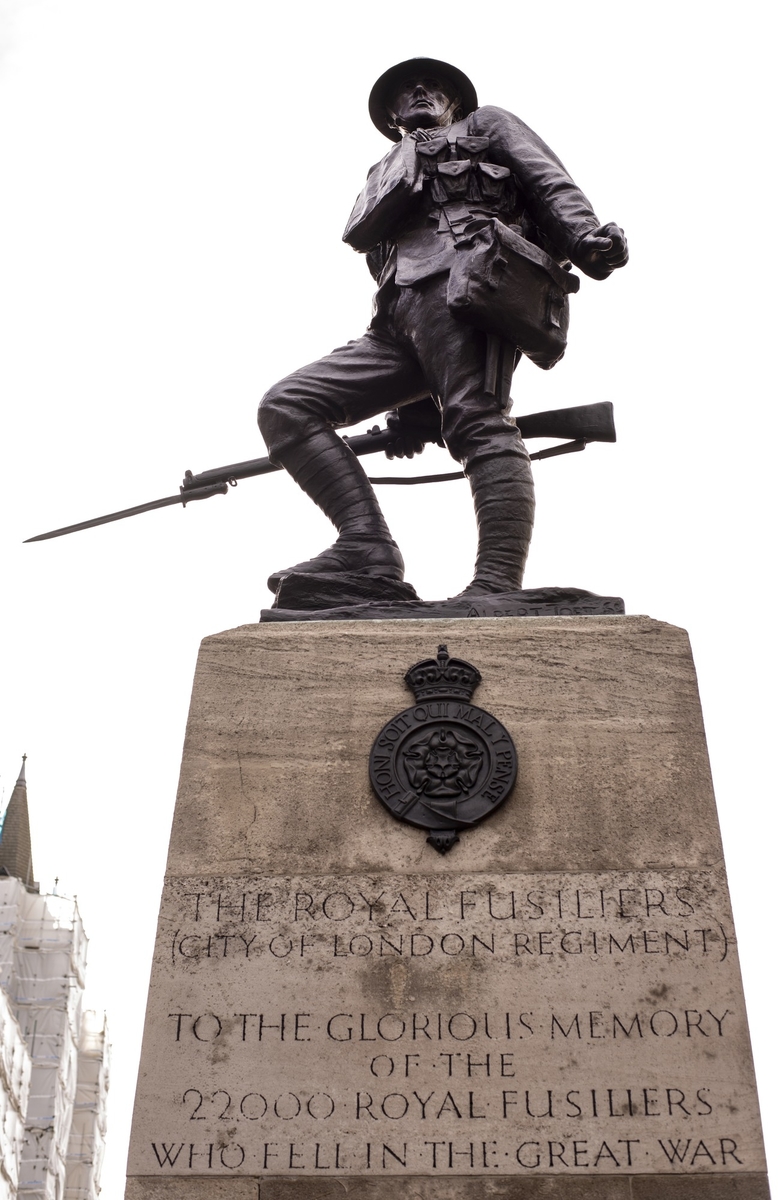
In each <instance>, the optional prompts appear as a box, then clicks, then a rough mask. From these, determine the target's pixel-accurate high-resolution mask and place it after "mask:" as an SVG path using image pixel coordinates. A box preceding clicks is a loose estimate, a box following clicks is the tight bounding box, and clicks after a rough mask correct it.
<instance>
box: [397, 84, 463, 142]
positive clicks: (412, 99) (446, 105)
mask: <svg viewBox="0 0 782 1200" xmlns="http://www.w3.org/2000/svg"><path fill="white" fill-rule="evenodd" d="M455 99H456V97H455V96H454V94H453V92H452V91H451V90H450V89H449V88H448V86H447V85H446V84H445V83H444V82H443V80H442V79H437V78H426V79H408V80H406V81H405V82H404V83H403V84H402V85H401V87H400V88H399V90H398V91H397V93H396V96H395V97H394V101H393V104H392V105H391V107H390V109H389V115H390V116H391V118H392V123H393V124H394V125H396V126H397V128H399V129H402V130H405V131H407V132H410V131H412V130H413V129H433V128H434V127H435V126H437V125H450V123H451V117H452V113H451V110H452V108H453V104H454V100H455Z"/></svg>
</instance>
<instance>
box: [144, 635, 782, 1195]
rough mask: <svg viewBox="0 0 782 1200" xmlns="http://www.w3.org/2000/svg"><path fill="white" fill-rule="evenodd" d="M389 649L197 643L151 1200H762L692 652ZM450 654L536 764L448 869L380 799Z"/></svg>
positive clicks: (410, 638) (162, 1019) (150, 1116)
mask: <svg viewBox="0 0 782 1200" xmlns="http://www.w3.org/2000/svg"><path fill="white" fill-rule="evenodd" d="M365 630H366V626H353V625H338V626H334V625H331V626H325V627H324V626H319V625H316V624H306V625H298V626H295V625H270V626H268V627H267V626H260V627H259V626H248V627H245V628H242V629H238V630H232V631H229V632H227V633H225V634H220V635H217V636H216V637H213V638H208V639H207V640H206V641H205V642H204V644H203V647H202V650H201V654H200V657H199V665H198V669H197V672H196V680H195V684H194V691H193V703H192V708H191V714H190V720H189V723H188V731H187V736H186V743H185V751H184V756H183V766H182V775H181V782H180V791H179V797H178V801H177V809H176V814H175V818H174V826H173V832H172V840H171V847H170V853H169V864H168V875H167V880H166V884H165V888H164V895H163V902H162V907H161V916H160V922H159V927H158V939H157V944H156V951H155V961H154V965H153V973H152V983H151V989H150V999H149V1006H148V1013H147V1025H146V1031H145V1040H144V1048H143V1053H142V1063H141V1069H140V1075H139V1088H138V1093H137V1102H136V1112H135V1116H134V1126H133V1135H132V1143H131V1153H130V1160H129V1171H130V1174H131V1176H132V1177H133V1179H134V1182H132V1184H131V1187H132V1188H133V1189H135V1190H129V1191H128V1194H127V1200H180V1198H181V1200H184V1197H185V1196H187V1200H207V1198H208V1200H214V1198H215V1197H219V1198H220V1200H223V1197H224V1198H225V1200H248V1198H249V1197H253V1200H255V1197H256V1196H258V1197H261V1198H262V1197H274V1198H275V1200H294V1198H296V1200H316V1198H317V1200H330V1197H332V1196H334V1197H337V1196H339V1197H347V1198H348V1200H350V1198H351V1197H355V1198H356V1200H358V1197H361V1200H386V1198H388V1200H391V1197H393V1198H394V1200H397V1198H402V1200H404V1198H407V1200H413V1198H414V1197H426V1200H446V1197H447V1200H473V1198H474V1200H478V1197H479V1196H480V1197H481V1198H483V1197H498V1198H502V1200H511V1198H513V1200H571V1198H572V1200H576V1198H578V1200H593V1198H594V1200H598V1198H599V1200H734V1197H736V1198H739V1197H740V1198H741V1200H766V1197H767V1194H768V1193H767V1190H765V1191H764V1188H765V1182H764V1180H765V1176H764V1174H763V1172H764V1159H763V1148H762V1141H761V1136H760V1128H759V1120H758V1114H757V1104H756V1099H755V1092H754V1078H753V1072H752V1063H751V1054H750V1049H749V1041H748V1035H747V1029H746V1020H745V1016H744V1009H743V1001H742V994H741V983H740V977H739V971H738V960H737V954H736V948H735V941H734V936H733V932H732V923H731V917H730V905H729V900H728V894H727V888H726V884H725V880H724V874H723V871H722V865H721V847H720V839H719V832H718V829H717V823H716V815H715V811H714V803H713V797H712V793H711V784H710V776H709V770H708V761H707V756H706V749H705V741H704V737H703V730H702V725H701V718H700V706H699V702H698V695H697V686H696V681H695V675H694V671H693V667H692V661H691V657H690V653H689V645H688V642H687V637H686V634H685V633H684V632H683V631H682V630H679V629H675V628H673V627H671V626H667V625H664V624H661V623H659V622H655V621H651V620H649V619H648V618H645V617H630V618H627V617H593V618H578V617H574V618H558V619H547V618H541V619H538V620H533V621H515V620H506V619H497V620H491V621H469V622H468V621H458V622H442V621H420V622H394V623H387V624H377V625H375V626H373V627H372V636H371V638H369V637H367V636H366V633H365ZM443 642H446V643H448V647H449V650H450V652H451V654H452V655H458V656H459V657H462V658H466V659H468V660H469V661H470V662H472V663H474V664H475V665H476V666H477V667H478V668H479V670H480V671H481V673H482V675H483V682H482V683H481V684H480V686H479V688H478V690H477V692H476V693H475V701H476V703H477V704H478V705H480V706H481V708H483V709H486V710H488V712H489V713H491V714H492V716H494V717H495V718H496V719H497V720H499V721H501V722H502V723H503V725H505V726H506V728H507V729H508V731H509V732H510V734H511V736H512V738H513V739H514V742H515V745H516V749H517V752H518V757H519V775H518V782H517V785H516V788H515V790H514V792H513V793H512V794H511V796H510V797H509V799H508V800H507V801H506V803H505V805H504V807H503V808H502V809H501V810H500V811H499V812H497V813H496V814H495V815H493V816H492V817H490V818H489V819H488V820H487V821H486V822H485V823H484V824H483V825H481V826H479V827H478V828H476V829H474V830H470V831H468V832H466V833H464V834H463V835H462V840H461V842H460V843H459V844H458V845H457V846H455V847H454V849H453V850H451V851H450V853H449V855H448V856H447V857H446V858H441V857H440V856H439V855H438V854H437V853H436V852H435V851H434V850H433V849H432V848H431V847H429V846H427V845H426V843H425V840H424V837H425V835H424V834H423V833H422V832H421V831H419V830H416V829H415V828H412V827H410V826H406V825H403V824H399V823H397V822H395V821H394V820H393V818H392V817H391V816H390V815H389V814H388V812H387V811H386V810H385V809H384V808H383V807H382V806H381V805H380V803H379V802H378V801H377V800H376V799H375V798H374V797H373V796H372V793H371V789H370V786H369V781H368V778H367V757H368V754H369V749H370V747H371V745H372V742H373V740H374V737H375V735H376V734H377V732H378V731H379V729H380V728H381V727H382V726H383V725H384V724H385V723H386V721H388V720H389V718H390V717H392V716H393V715H394V714H395V713H397V712H399V711H400V710H401V709H404V708H407V707H408V705H409V704H410V699H411V698H410V694H409V693H408V692H407V691H406V689H405V687H404V684H403V682H402V677H403V675H404V673H405V671H406V670H407V669H408V668H409V667H410V666H411V665H412V664H413V663H414V662H416V661H418V660H420V659H423V658H429V657H430V656H431V655H432V654H433V653H434V652H435V651H436V649H437V646H438V644H440V643H443ZM218 1181H219V1183H220V1186H221V1187H223V1188H225V1189H226V1190H224V1191H218V1190H217V1188H216V1184H217V1182H218ZM161 1183H163V1184H165V1187H163V1188H162V1189H161V1186H160V1185H161ZM245 1185H246V1187H247V1188H248V1189H249V1190H242V1188H244V1187H245ZM231 1188H235V1189H236V1191H231V1190H230V1189H231ZM166 1189H168V1190H166ZM178 1189H179V1190H178ZM253 1189H256V1190H255V1191H253Z"/></svg>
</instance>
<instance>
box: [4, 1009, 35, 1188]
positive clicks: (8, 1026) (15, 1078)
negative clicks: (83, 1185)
mask: <svg viewBox="0 0 782 1200" xmlns="http://www.w3.org/2000/svg"><path fill="white" fill-rule="evenodd" d="M31 1070H32V1066H31V1063H30V1055H29V1054H28V1052H27V1046H26V1045H25V1041H24V1038H23V1037H22V1031H21V1029H20V1028H19V1025H18V1022H17V1020H16V1017H15V1016H14V1014H13V1012H12V1011H11V1007H10V1004H9V1002H8V998H7V997H6V995H5V992H3V991H2V989H0V1200H14V1197H16V1195H17V1187H18V1185H19V1164H20V1162H21V1157H22V1146H23V1144H24V1122H25V1116H26V1113H27V1099H28V1095H29V1092H30V1072H31Z"/></svg>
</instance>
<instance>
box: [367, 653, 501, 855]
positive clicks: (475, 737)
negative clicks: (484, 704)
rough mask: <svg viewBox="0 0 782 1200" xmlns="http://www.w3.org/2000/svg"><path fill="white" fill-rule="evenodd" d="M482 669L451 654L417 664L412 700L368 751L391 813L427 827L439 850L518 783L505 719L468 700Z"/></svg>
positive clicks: (410, 678) (372, 774)
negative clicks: (500, 718) (501, 719)
mask: <svg viewBox="0 0 782 1200" xmlns="http://www.w3.org/2000/svg"><path fill="white" fill-rule="evenodd" d="M480 682H481V673H480V671H479V670H478V669H477V667H474V666H473V665H472V664H471V663H468V662H465V661H464V660H463V659H460V658H451V657H450V655H449V654H448V647H447V646H440V647H439V648H438V651H437V658H430V659H426V660H424V661H423V662H419V663H416V664H415V666H412V667H411V668H410V670H409V671H408V672H407V674H406V675H405V683H406V684H407V686H408V687H409V688H410V690H411V691H412V692H413V693H414V695H415V700H416V702H415V704H414V705H413V706H412V707H411V708H406V709H404V711H403V712H400V713H397V715H396V716H395V717H392V719H391V720H390V721H388V722H387V723H386V724H385V725H384V726H383V728H382V729H381V731H380V733H379V734H378V735H377V737H376V739H375V744H374V746H373V747H372V752H371V754H370V756H369V778H370V781H371V783H372V787H373V788H374V791H375V794H376V796H377V798H378V799H379V800H380V802H381V804H383V805H385V807H386V808H387V809H388V811H389V812H390V813H391V815H392V816H394V817H396V818H397V820H399V821H406V822H407V823H408V824H410V825H415V826H417V827H418V828H419V829H426V830H428V831H429V836H428V838H427V839H426V840H427V841H428V842H429V843H430V845H432V846H434V848H435V849H436V850H438V851H439V852H440V853H441V854H445V853H446V851H448V850H450V849H451V847H452V846H453V845H454V844H455V843H456V842H458V841H459V837H458V831H459V830H465V829H471V828H473V826H475V825H477V824H478V823H479V822H480V821H483V820H484V818H486V817H488V816H490V815H491V813H493V812H496V810H497V809H498V808H499V807H500V805H501V804H502V803H503V802H504V801H505V800H506V799H507V798H508V796H509V794H510V792H511V789H512V787H513V785H514V783H515V782H516V770H517V760H516V748H515V746H514V745H513V742H512V740H511V736H510V734H509V733H508V731H507V729H506V728H505V727H504V725H501V724H500V722H499V721H498V720H497V718H496V717H492V716H491V715H490V714H489V713H487V712H485V711H484V709H482V708H477V707H476V706H475V705H474V704H472V703H471V702H470V701H471V698H472V694H473V692H474V691H475V689H476V687H477V686H478V684H479V683H480Z"/></svg>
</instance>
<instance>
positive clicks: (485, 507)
mask: <svg viewBox="0 0 782 1200" xmlns="http://www.w3.org/2000/svg"><path fill="white" fill-rule="evenodd" d="M465 472H466V475H467V478H468V479H469V481H470V488H471V490H472V496H473V502H474V504H475V519H476V521H477V524H478V555H477V558H476V560H475V574H474V576H473V580H472V583H470V584H469V585H468V586H467V587H466V588H465V589H464V591H463V592H460V593H459V594H460V596H466V597H470V596H488V595H492V594H497V593H502V592H516V591H518V590H519V588H520V587H521V580H522V576H523V574H524V564H525V562H526V561H527V552H528V550H529V543H530V538H531V536H532V524H533V521H534V517H535V487H534V484H533V480H532V469H531V467H530V463H529V459H528V458H520V457H519V456H518V455H503V456H500V457H499V458H491V459H482V460H480V461H479V462H476V463H473V464H467V466H466V467H465Z"/></svg>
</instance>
